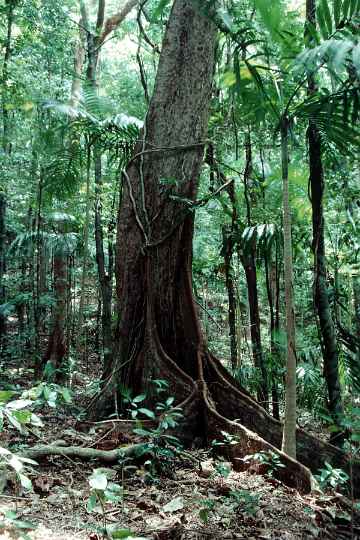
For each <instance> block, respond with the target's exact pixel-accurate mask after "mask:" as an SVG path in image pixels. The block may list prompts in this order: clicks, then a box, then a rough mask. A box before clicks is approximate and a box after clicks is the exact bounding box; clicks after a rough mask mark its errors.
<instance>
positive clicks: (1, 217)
mask: <svg viewBox="0 0 360 540" xmlns="http://www.w3.org/2000/svg"><path fill="white" fill-rule="evenodd" d="M5 10H6V38H5V54H4V61H3V68H2V77H1V79H2V80H1V101H2V120H3V133H2V149H3V151H4V154H5V156H7V155H9V154H10V152H11V144H10V140H9V127H10V121H9V110H8V105H9V103H8V89H7V82H8V78H9V73H8V72H9V62H10V58H11V36H12V28H13V23H14V10H15V0H5ZM5 250H6V194H5V191H3V189H1V190H0V305H1V304H4V303H5V299H6V294H5V285H4V273H5V269H6V263H5ZM5 333H6V317H5V316H4V313H3V311H2V310H0V354H2V352H3V347H4V338H5Z"/></svg>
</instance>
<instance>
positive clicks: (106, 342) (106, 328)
mask: <svg viewBox="0 0 360 540" xmlns="http://www.w3.org/2000/svg"><path fill="white" fill-rule="evenodd" d="M94 154H95V156H94V161H95V245H96V263H97V268H98V275H99V283H100V291H101V299H102V317H101V324H102V338H103V354H104V372H103V375H104V377H108V376H109V374H110V364H111V358H112V345H113V343H112V341H113V340H112V311H111V307H112V267H110V265H109V264H108V268H107V269H106V264H105V252H104V237H103V227H102V212H101V192H102V173H101V156H100V155H99V154H98V151H97V149H96V148H95V149H94ZM109 262H110V260H109Z"/></svg>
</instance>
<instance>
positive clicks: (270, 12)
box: [253, 0, 281, 39]
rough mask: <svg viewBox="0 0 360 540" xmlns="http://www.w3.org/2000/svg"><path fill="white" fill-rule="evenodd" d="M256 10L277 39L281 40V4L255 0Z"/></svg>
mask: <svg viewBox="0 0 360 540" xmlns="http://www.w3.org/2000/svg"><path fill="white" fill-rule="evenodd" d="M253 1H254V5H255V8H256V9H257V11H258V12H259V13H260V15H261V18H262V20H263V22H264V24H265V26H266V27H267V29H268V30H269V32H270V33H271V34H272V36H273V37H274V38H275V39H279V37H280V34H279V28H280V23H281V2H279V0H272V1H271V2H269V0H253Z"/></svg>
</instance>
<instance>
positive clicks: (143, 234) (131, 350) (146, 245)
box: [93, 0, 359, 491]
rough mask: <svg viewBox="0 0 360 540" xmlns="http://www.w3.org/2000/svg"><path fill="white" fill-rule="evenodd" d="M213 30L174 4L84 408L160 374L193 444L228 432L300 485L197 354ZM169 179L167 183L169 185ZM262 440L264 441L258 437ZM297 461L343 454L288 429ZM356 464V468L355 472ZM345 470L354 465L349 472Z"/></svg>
mask: <svg viewBox="0 0 360 540" xmlns="http://www.w3.org/2000/svg"><path fill="white" fill-rule="evenodd" d="M215 38H216V32H215V27H214V25H213V23H212V22H211V20H210V19H209V18H207V17H206V16H203V15H202V14H200V13H199V12H198V11H197V10H196V8H195V4H194V3H193V2H192V1H191V0H175V2H174V5H173V8H172V13H171V16H170V20H169V23H168V26H167V30H166V34H165V38H164V42H163V48H162V53H161V56H160V62H159V68H158V74H157V79H156V83H155V89H154V95H153V98H152V100H151V103H150V108H149V112H148V114H147V118H146V121H145V127H144V131H143V134H142V138H143V140H142V141H140V143H139V144H138V146H137V148H136V149H135V153H134V155H133V157H132V159H131V161H130V163H129V165H128V168H127V171H126V172H125V173H124V192H123V197H122V200H121V204H120V209H119V218H118V236H117V258H116V275H117V300H118V316H119V319H118V326H117V332H116V337H117V350H116V355H114V360H113V364H112V376H111V377H109V378H108V380H107V381H104V384H103V388H102V392H101V394H100V396H99V398H98V399H97V401H96V402H95V404H94V408H93V413H94V416H98V417H101V416H102V417H104V416H105V415H107V414H109V413H113V412H114V410H116V405H117V399H118V398H119V395H118V393H117V389H118V387H119V382H122V383H123V384H126V385H127V386H129V387H131V388H132V389H133V391H134V393H135V394H137V393H139V392H143V391H145V392H147V393H148V400H149V401H150V400H151V384H150V381H151V379H153V378H157V379H158V378H161V379H166V380H167V381H168V383H169V392H170V394H171V395H173V396H174V397H175V398H176V402H177V404H178V405H179V406H180V407H182V409H183V413H184V423H183V424H182V426H181V428H180V430H179V431H180V434H181V435H182V437H183V438H184V440H188V441H189V440H191V439H192V438H193V437H195V436H196V437H199V436H202V437H203V440H204V443H206V442H209V441H210V440H211V439H213V438H215V437H217V438H218V437H219V436H220V437H221V433H220V431H222V430H223V431H226V432H228V433H232V434H233V435H234V436H235V437H237V441H238V444H236V445H233V446H232V447H231V449H230V450H229V452H230V451H231V455H230V457H231V458H232V459H234V463H236V464H237V466H238V467H239V468H241V467H245V466H246V463H244V462H243V461H242V460H241V458H243V457H244V456H245V455H247V454H249V453H252V452H257V451H260V450H272V451H274V452H278V453H279V454H280V456H281V459H282V461H283V462H284V464H285V466H286V467H285V468H284V469H279V470H278V474H279V476H280V477H281V478H282V479H283V480H284V481H286V482H287V483H288V484H291V485H294V486H296V487H297V488H299V489H301V490H303V491H308V490H309V489H310V484H311V482H310V474H309V471H308V469H306V468H305V467H304V466H303V465H301V464H300V463H298V462H297V461H295V460H293V459H291V458H289V457H288V456H287V455H285V454H283V453H282V452H281V450H279V448H280V446H281V434H282V426H281V424H280V422H278V421H276V420H275V419H273V418H272V417H271V416H270V415H268V414H267V413H266V411H265V410H264V409H263V408H262V407H261V406H260V405H258V404H257V403H256V402H255V401H253V399H252V398H251V397H250V396H249V395H248V394H247V393H246V391H243V390H242V389H240V388H239V387H238V386H237V384H236V382H235V381H234V380H233V379H232V378H231V377H230V375H229V374H228V373H227V371H226V370H225V368H224V367H223V366H222V365H221V363H220V362H219V361H218V360H217V359H216V358H215V357H214V356H212V355H211V354H210V353H209V351H208V350H207V347H206V344H205V343H204V340H203V336H202V334H201V330H200V326H199V321H198V316H197V310H196V308H195V304H194V299H193V293H192V283H191V279H192V276H191V258H192V256H191V254H192V236H193V220H194V216H193V213H192V212H191V211H189V199H190V200H191V201H194V199H195V197H196V194H197V185H198V176H199V170H200V166H201V161H202V156H203V152H204V145H205V143H206V142H205V137H206V128H207V120H208V105H209V100H210V96H211V85H212V76H213V70H214V52H215ZM169 179H171V184H172V185H173V186H174V189H173V191H172V192H170V191H169V189H168V186H169ZM265 439H266V440H265ZM298 441H299V457H300V459H301V460H302V461H303V462H304V463H306V464H308V465H310V464H311V465H314V467H315V468H318V467H319V466H321V464H322V463H323V460H324V459H325V460H328V461H329V462H333V463H336V464H337V465H338V464H339V463H341V464H342V465H343V464H344V463H345V457H344V454H343V453H342V452H340V451H338V450H337V449H336V448H334V447H332V446H330V445H326V444H324V443H321V442H320V441H317V440H316V439H314V438H312V437H310V436H308V435H306V434H305V433H303V432H299V435H298ZM355 469H356V468H355ZM356 475H357V478H358V477H359V476H358V472H356Z"/></svg>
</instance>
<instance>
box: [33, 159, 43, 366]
mask: <svg viewBox="0 0 360 540" xmlns="http://www.w3.org/2000/svg"><path fill="white" fill-rule="evenodd" d="M35 170H36V169H35ZM42 201H43V171H42V170H40V176H39V183H38V190H37V201H36V202H37V210H36V221H35V228H36V249H35V265H36V273H35V286H34V287H33V305H34V331H35V340H34V343H35V347H34V348H35V358H36V360H35V372H36V374H37V375H38V376H40V373H41V369H42V366H43V365H44V364H43V360H42V351H41V345H42V341H41V333H42V331H43V326H42V321H43V318H44V308H43V306H42V305H41V302H40V297H41V293H42V281H43V277H42V274H43V271H44V267H43V265H44V239H43V231H42V222H43V219H42ZM32 279H33V278H32Z"/></svg>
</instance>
